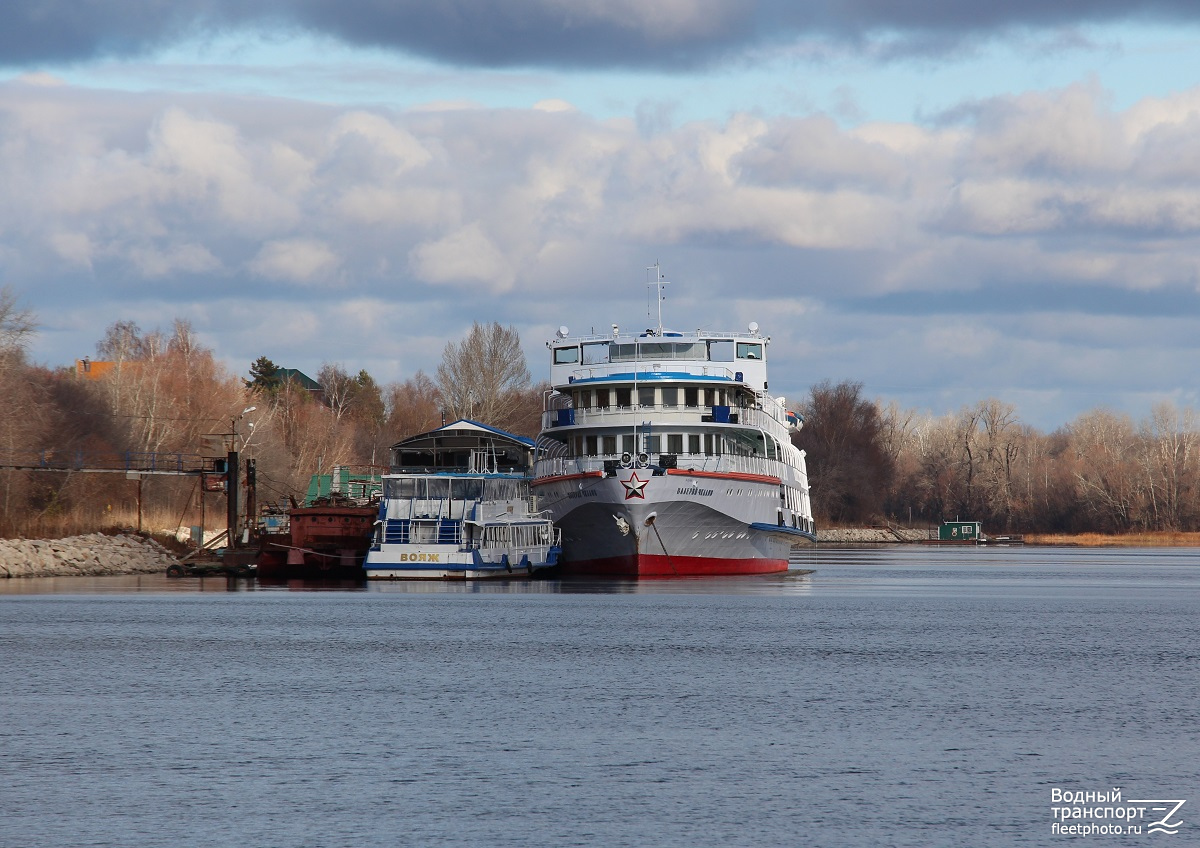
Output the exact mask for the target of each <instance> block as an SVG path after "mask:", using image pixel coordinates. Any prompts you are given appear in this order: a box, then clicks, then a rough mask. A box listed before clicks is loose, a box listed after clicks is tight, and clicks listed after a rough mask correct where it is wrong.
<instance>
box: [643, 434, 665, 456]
mask: <svg viewBox="0 0 1200 848" xmlns="http://www.w3.org/2000/svg"><path fill="white" fill-rule="evenodd" d="M661 450H662V436H659V435H653V436H647V437H646V453H659V452H660V451H661Z"/></svg>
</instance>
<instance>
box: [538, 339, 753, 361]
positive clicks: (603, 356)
mask: <svg viewBox="0 0 1200 848" xmlns="http://www.w3.org/2000/svg"><path fill="white" fill-rule="evenodd" d="M762 358H763V346H762V342H736V343H735V342H734V341H733V340H732V339H716V340H712V341H699V342H664V341H653V342H636V343H634V342H626V343H622V344H617V343H616V342H607V341H604V342H588V343H586V344H584V345H582V347H581V346H580V345H570V346H569V347H556V348H554V364H555V365H575V364H579V363H582V364H584V365H603V364H605V363H607V362H642V361H645V360H654V361H659V360H671V359H689V360H693V361H695V360H700V361H707V362H733V361H734V360H735V359H762Z"/></svg>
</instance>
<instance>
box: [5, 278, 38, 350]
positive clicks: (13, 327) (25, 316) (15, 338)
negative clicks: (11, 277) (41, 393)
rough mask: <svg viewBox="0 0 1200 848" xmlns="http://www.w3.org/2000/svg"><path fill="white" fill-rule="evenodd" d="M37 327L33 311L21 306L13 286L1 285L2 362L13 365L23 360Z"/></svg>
mask: <svg viewBox="0 0 1200 848" xmlns="http://www.w3.org/2000/svg"><path fill="white" fill-rule="evenodd" d="M36 328H37V324H36V323H35V321H34V317H33V313H32V312H30V311H29V310H28V309H22V308H21V306H20V303H19V302H18V300H17V293H16V292H15V291H13V289H12V287H10V286H2V287H0V363H3V364H4V365H6V366H10V367H11V365H12V364H13V363H14V362H23V361H24V360H25V346H26V345H27V344H29V340H30V338H31V337H32V336H33V333H34V330H35V329H36Z"/></svg>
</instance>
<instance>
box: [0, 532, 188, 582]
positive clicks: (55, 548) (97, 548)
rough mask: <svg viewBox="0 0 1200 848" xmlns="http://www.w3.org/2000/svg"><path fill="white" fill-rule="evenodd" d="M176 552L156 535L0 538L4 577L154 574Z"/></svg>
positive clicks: (162, 569) (0, 565)
mask: <svg viewBox="0 0 1200 848" xmlns="http://www.w3.org/2000/svg"><path fill="white" fill-rule="evenodd" d="M174 562H176V559H175V556H174V555H173V554H172V553H171V552H170V551H168V550H167V549H166V548H164V547H163V546H162V545H160V544H159V543H158V542H156V541H154V540H153V539H147V538H144V537H142V536H105V535H103V534H101V533H89V534H87V535H85V536H69V537H67V538H65V539H0V580H3V579H4V578H9V577H80V576H91V577H95V576H103V575H110V574H154V573H162V572H165V571H166V570H167V566H168V565H171V564H172V563H174Z"/></svg>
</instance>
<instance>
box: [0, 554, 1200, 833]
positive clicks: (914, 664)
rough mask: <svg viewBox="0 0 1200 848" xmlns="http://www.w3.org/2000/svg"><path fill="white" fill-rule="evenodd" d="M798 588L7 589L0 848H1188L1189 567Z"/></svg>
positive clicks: (1169, 561)
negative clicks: (1167, 807) (1065, 819)
mask: <svg viewBox="0 0 1200 848" xmlns="http://www.w3.org/2000/svg"><path fill="white" fill-rule="evenodd" d="M794 565H795V566H796V567H797V568H799V569H812V570H813V573H812V574H798V573H790V574H788V575H786V576H778V577H768V578H752V579H740V578H739V579H724V580H689V581H662V582H645V583H640V584H633V583H587V582H570V583H559V582H555V581H537V582H526V581H518V582H513V583H507V584H494V585H488V584H482V585H480V584H477V585H462V584H459V585H452V584H404V583H397V584H379V585H371V586H369V587H366V588H365V589H363V588H358V589H354V588H348V589H323V590H319V591H317V590H312V589H311V587H303V586H292V587H283V588H275V589H264V588H261V587H258V586H256V584H254V583H253V582H252V581H250V582H245V581H240V582H233V583H227V582H226V581H225V580H224V579H218V580H213V579H206V580H203V581H201V580H197V579H185V580H174V581H168V580H166V579H165V578H160V577H157V576H152V577H146V576H142V577H121V578H96V579H88V578H73V579H61V578H59V579H53V580H10V581H0V799H2V802H3V807H2V809H0V846H4V848H8V846H13V848H16V846H22V848H23V847H24V846H113V848H117V846H120V848H129V846H205V848H214V847H215V846H239V847H240V846H314V847H315V846H322V847H323V846H407V845H413V846H438V845H445V846H460V845H461V846H558V845H579V846H694V845H700V846H776V845H777V846H805V845H829V846H879V845H898V846H910V845H911V846H937V845H946V846H963V845H982V846H1004V845H1054V844H1064V843H1068V844H1069V843H1071V842H1072V841H1073V840H1074V841H1075V842H1086V843H1087V844H1095V843H1096V842H1097V841H1099V842H1100V843H1101V844H1106V845H1125V844H1131V845H1132V844H1145V843H1146V842H1147V841H1150V842H1153V841H1155V840H1165V841H1166V843H1167V844H1179V845H1183V844H1200V670H1198V654H1200V647H1198V644H1197V627H1198V622H1200V557H1198V556H1197V553H1196V552H1193V551H1187V550H1084V549H1047V548H987V549H982V548H981V549H975V548H922V547H894V548H880V549H870V550H864V549H817V550H811V551H805V552H803V553H801V554H800V555H799V556H797V557H796V558H795V559H794ZM1114 787H1119V788H1120V789H1121V793H1122V802H1123V804H1122V806H1129V805H1127V804H1124V802H1125V801H1126V800H1127V799H1138V800H1143V799H1184V800H1186V801H1187V803H1186V804H1185V805H1184V806H1183V807H1181V808H1180V809H1179V810H1178V811H1177V812H1176V814H1175V815H1174V817H1173V818H1172V819H1171V821H1172V822H1179V821H1181V822H1182V824H1179V825H1177V829H1178V834H1177V835H1176V836H1173V837H1172V836H1161V835H1149V834H1147V833H1146V832H1145V825H1148V824H1149V823H1150V822H1151V821H1152V820H1153V819H1154V818H1156V817H1158V816H1160V815H1161V813H1153V812H1151V811H1150V810H1146V811H1145V812H1144V815H1143V818H1141V819H1139V820H1138V823H1139V824H1143V833H1142V834H1141V835H1136V834H1134V835H1131V834H1129V833H1124V834H1122V835H1120V836H1116V835H1105V836H1093V837H1090V838H1084V839H1080V837H1078V836H1067V835H1058V834H1056V833H1055V832H1054V831H1053V826H1054V825H1055V824H1056V823H1061V822H1062V820H1061V819H1060V818H1059V816H1060V815H1067V816H1069V815H1072V811H1073V809H1074V808H1075V806H1079V805H1074V804H1061V803H1055V804H1052V793H1053V792H1054V790H1055V789H1059V790H1063V791H1068V792H1075V791H1081V792H1103V793H1108V791H1109V790H1110V789H1112V788H1114ZM1081 797H1082V796H1081ZM1134 806H1136V805H1134ZM1142 806H1146V805H1142ZM1063 807H1066V810H1067V811H1066V813H1063V812H1062V808H1063ZM1087 807H1088V808H1089V809H1092V810H1093V812H1092V813H1089V814H1088V818H1087V819H1084V820H1083V821H1087V822H1092V823H1094V824H1108V825H1112V824H1120V825H1125V826H1128V825H1129V824H1131V823H1132V822H1131V821H1130V820H1128V819H1124V818H1122V819H1120V820H1118V819H1116V818H1108V816H1112V815H1114V813H1113V812H1112V809H1110V808H1112V807H1113V805H1110V804H1097V803H1089V804H1088V805H1087ZM1098 808H1103V809H1102V810H1100V811H1099V812H1097V809H1098ZM1104 810H1107V812H1104ZM1096 815H1101V816H1104V817H1105V818H1101V819H1096V818H1094V816H1096ZM1124 815H1125V813H1124V811H1122V816H1124ZM1080 821H1081V820H1080V819H1078V818H1076V819H1073V820H1071V822H1070V823H1072V824H1079V823H1080ZM1173 840H1177V841H1175V842H1173Z"/></svg>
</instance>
